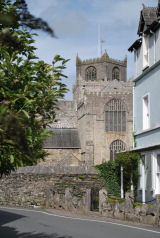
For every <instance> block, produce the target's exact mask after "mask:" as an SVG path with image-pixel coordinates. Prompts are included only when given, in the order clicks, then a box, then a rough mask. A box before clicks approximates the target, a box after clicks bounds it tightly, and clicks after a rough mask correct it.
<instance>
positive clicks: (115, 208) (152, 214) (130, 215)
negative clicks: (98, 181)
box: [99, 189, 160, 226]
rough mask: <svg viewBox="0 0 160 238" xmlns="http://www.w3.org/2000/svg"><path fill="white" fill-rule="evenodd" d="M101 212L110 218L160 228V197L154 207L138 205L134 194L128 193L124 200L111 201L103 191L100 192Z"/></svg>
mask: <svg viewBox="0 0 160 238" xmlns="http://www.w3.org/2000/svg"><path fill="white" fill-rule="evenodd" d="M99 211H100V213H101V214H102V215H103V216H105V217H108V218H115V219H119V220H126V221H131V222H136V223H141V224H149V225H155V226H160V195H157V198H156V204H154V205H152V204H138V203H134V196H133V194H132V193H126V195H125V199H124V200H111V199H109V197H108V194H107V191H106V190H105V189H102V190H100V191H99Z"/></svg>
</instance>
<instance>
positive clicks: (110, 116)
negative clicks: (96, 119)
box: [105, 99, 126, 131]
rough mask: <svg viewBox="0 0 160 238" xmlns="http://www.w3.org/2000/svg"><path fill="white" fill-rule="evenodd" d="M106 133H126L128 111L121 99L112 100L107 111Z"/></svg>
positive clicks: (107, 106)
mask: <svg viewBox="0 0 160 238" xmlns="http://www.w3.org/2000/svg"><path fill="white" fill-rule="evenodd" d="M105 128H106V131H126V110H125V106H124V104H123V103H122V101H121V100H119V99H112V100H110V101H109V102H108V103H107V105H106V110H105Z"/></svg>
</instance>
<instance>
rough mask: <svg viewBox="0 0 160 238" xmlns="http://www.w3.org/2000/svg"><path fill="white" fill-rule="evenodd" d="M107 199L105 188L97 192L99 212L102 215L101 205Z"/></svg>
mask: <svg viewBox="0 0 160 238" xmlns="http://www.w3.org/2000/svg"><path fill="white" fill-rule="evenodd" d="M107 197H108V193H107V190H106V189H105V188H102V189H101V190H100V191H99V212H100V213H101V214H102V213H103V204H104V203H105V202H106V199H107Z"/></svg>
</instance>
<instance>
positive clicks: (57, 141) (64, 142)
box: [43, 128, 81, 149]
mask: <svg viewBox="0 0 160 238" xmlns="http://www.w3.org/2000/svg"><path fill="white" fill-rule="evenodd" d="M51 130H52V131H53V134H52V135H51V136H50V137H49V138H48V139H47V140H46V141H45V143H44V146H43V147H44V148H45V149H60V148H73V149H74V148H81V146H80V140H79V135H78V130H77V129H76V128H53V129H51Z"/></svg>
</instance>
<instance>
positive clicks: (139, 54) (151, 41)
mask: <svg viewBox="0 0 160 238" xmlns="http://www.w3.org/2000/svg"><path fill="white" fill-rule="evenodd" d="M143 44H144V41H142V45H141V46H140V47H139V49H137V50H135V52H134V61H135V78H137V77H138V76H139V75H141V74H142V73H143V70H144V68H143V51H144V47H143ZM148 47H149V50H148V62H149V65H148V66H149V67H151V66H152V65H153V64H155V63H156V62H157V61H158V60H160V29H158V30H157V31H156V32H155V33H153V34H152V35H148Z"/></svg>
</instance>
